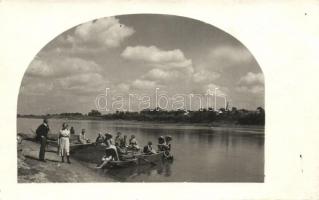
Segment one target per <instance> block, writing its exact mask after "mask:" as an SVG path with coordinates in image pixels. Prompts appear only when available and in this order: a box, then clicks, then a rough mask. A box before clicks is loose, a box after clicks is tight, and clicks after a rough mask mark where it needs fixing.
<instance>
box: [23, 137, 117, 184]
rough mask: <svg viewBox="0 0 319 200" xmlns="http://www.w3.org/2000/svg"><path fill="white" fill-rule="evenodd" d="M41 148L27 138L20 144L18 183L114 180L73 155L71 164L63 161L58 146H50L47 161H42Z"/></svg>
mask: <svg viewBox="0 0 319 200" xmlns="http://www.w3.org/2000/svg"><path fill="white" fill-rule="evenodd" d="M39 149H40V145H39V144H37V143H35V142H32V141H27V140H23V142H22V143H21V144H19V145H18V183H46V182H113V181H114V180H112V179H111V178H108V177H105V176H103V177H101V176H99V173H97V171H96V170H97V169H93V168H89V167H87V166H85V165H83V164H81V162H79V161H77V160H75V159H72V157H71V164H68V163H66V162H65V163H61V159H60V157H59V156H58V155H57V153H56V151H57V149H56V147H50V146H49V147H48V150H47V152H46V155H45V159H46V162H40V161H39V160H38V155H39Z"/></svg>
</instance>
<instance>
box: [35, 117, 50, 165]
mask: <svg viewBox="0 0 319 200" xmlns="http://www.w3.org/2000/svg"><path fill="white" fill-rule="evenodd" d="M49 130H50V128H49V124H48V120H47V119H44V120H43V123H42V124H41V125H40V126H39V127H38V128H37V130H36V134H37V136H36V140H37V141H38V142H40V145H41V146H40V152H39V160H40V161H43V162H45V160H44V156H45V147H46V144H47V137H48V132H49Z"/></svg>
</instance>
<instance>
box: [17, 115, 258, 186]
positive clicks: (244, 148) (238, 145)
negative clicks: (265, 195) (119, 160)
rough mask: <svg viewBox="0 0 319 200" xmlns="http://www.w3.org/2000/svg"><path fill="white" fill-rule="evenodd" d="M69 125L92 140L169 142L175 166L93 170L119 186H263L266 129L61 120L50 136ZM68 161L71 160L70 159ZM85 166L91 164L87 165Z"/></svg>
mask: <svg viewBox="0 0 319 200" xmlns="http://www.w3.org/2000/svg"><path fill="white" fill-rule="evenodd" d="M41 122H42V120H41V119H31V118H18V119H17V131H18V132H23V133H31V130H35V129H36V128H37V126H38V125H39V124H41ZM63 122H67V123H68V124H69V125H70V126H73V127H74V129H75V132H76V134H79V133H80V131H81V129H82V128H84V129H86V132H87V137H89V138H90V139H91V140H94V139H95V138H96V136H97V134H98V132H103V133H105V132H106V131H107V132H110V133H112V134H113V135H115V133H116V132H118V131H120V132H122V134H123V135H128V137H129V136H130V135H131V134H134V135H135V136H136V138H137V140H138V142H139V144H140V146H143V145H145V144H146V143H147V142H148V141H152V142H153V144H156V142H157V138H158V137H159V136H161V135H171V136H172V138H173V141H172V142H171V143H172V154H173V155H174V161H173V162H164V163H158V164H157V165H149V166H148V165H145V166H140V167H130V168H127V169H117V170H115V169H112V170H107V169H106V170H97V171H96V173H98V175H99V176H105V177H108V178H113V179H114V180H115V181H120V182H263V181H264V129H263V128H258V127H257V128H256V127H254V128H249V127H241V128H238V127H236V128H225V127H208V126H199V125H196V126H195V125H194V126H192V125H176V124H162V123H143V122H133V121H132V122H131V121H97V120H62V119H50V120H49V124H50V128H51V131H52V133H58V130H59V129H60V128H61V124H62V123H63ZM154 146H156V145H154ZM71 156H72V155H71ZM88 166H89V165H88Z"/></svg>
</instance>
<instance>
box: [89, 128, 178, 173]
mask: <svg viewBox="0 0 319 200" xmlns="http://www.w3.org/2000/svg"><path fill="white" fill-rule="evenodd" d="M171 140H172V137H171V136H165V137H163V136H160V137H159V139H158V150H159V151H163V152H164V156H166V157H168V156H170V154H169V152H170V150H171V144H170V141H171ZM95 144H96V145H105V146H106V149H105V155H104V157H103V158H102V164H100V165H99V166H98V167H97V168H102V167H103V166H105V165H106V164H107V163H108V162H109V161H111V160H114V161H119V160H125V157H127V156H128V153H129V152H131V153H134V152H135V153H137V152H139V151H140V150H141V149H140V147H139V145H138V142H137V139H136V137H135V135H131V137H130V139H129V142H128V143H127V135H124V136H122V133H121V132H117V134H116V136H115V138H114V141H113V136H112V135H111V134H110V133H105V134H104V136H103V134H102V133H99V135H98V137H97V138H96V141H95ZM142 153H144V154H149V155H150V154H155V153H156V151H155V149H154V148H153V144H152V142H151V141H149V142H148V143H147V145H145V146H144V148H143V149H142Z"/></svg>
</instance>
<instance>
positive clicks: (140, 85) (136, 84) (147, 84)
mask: <svg viewBox="0 0 319 200" xmlns="http://www.w3.org/2000/svg"><path fill="white" fill-rule="evenodd" d="M132 87H133V88H135V89H140V90H147V89H154V88H155V87H156V82H155V81H149V80H141V79H136V80H135V81H133V83H132Z"/></svg>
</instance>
